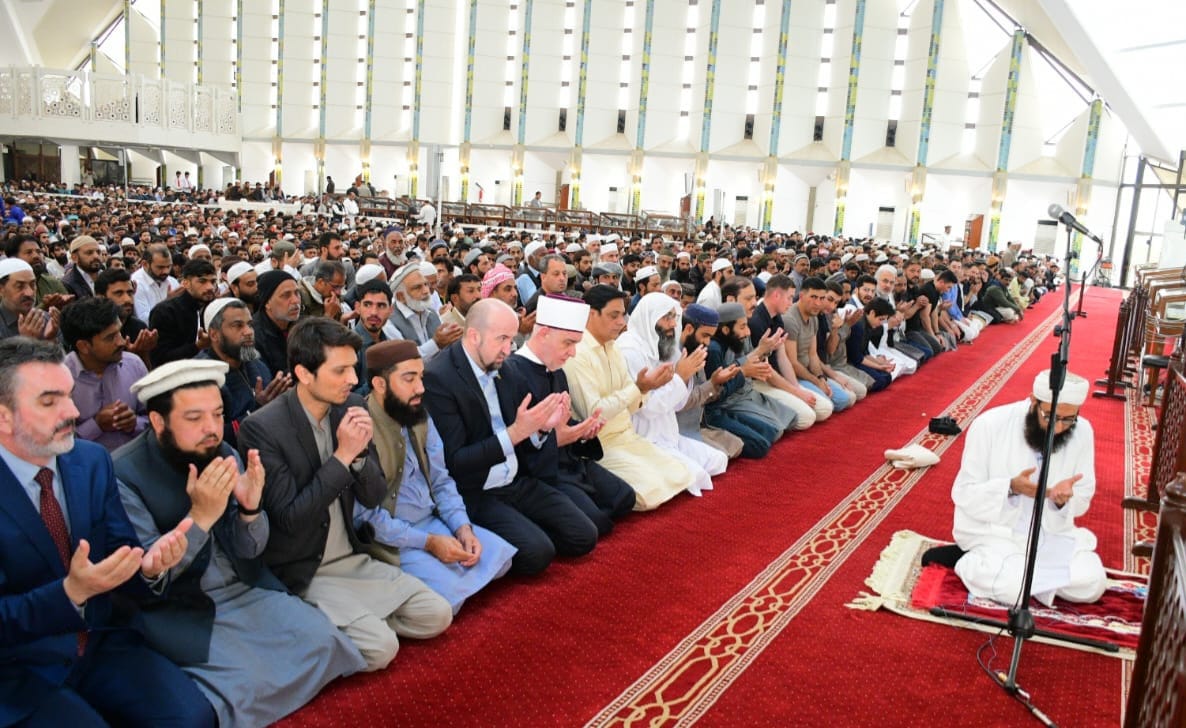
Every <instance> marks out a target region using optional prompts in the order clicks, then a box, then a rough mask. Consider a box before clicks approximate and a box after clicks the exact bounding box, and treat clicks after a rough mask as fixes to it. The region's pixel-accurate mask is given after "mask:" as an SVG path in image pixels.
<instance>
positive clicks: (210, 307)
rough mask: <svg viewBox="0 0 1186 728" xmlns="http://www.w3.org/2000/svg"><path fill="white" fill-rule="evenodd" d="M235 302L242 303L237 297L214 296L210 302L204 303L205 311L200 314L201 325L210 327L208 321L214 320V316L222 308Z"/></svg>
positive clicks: (220, 311)
mask: <svg viewBox="0 0 1186 728" xmlns="http://www.w3.org/2000/svg"><path fill="white" fill-rule="evenodd" d="M235 302H239V303H243V302H242V301H240V300H239V299H237V298H230V297H227V298H216V299H214V300H213V301H211V302H210V303H208V304H206V311H205V312H204V313H203V314H202V326H205V327H206V328H210V322H211V321H213V320H214V317H215V316H217V315H218V314H220V313H222V310H223V309H224V308H226V307H227V306H229V305H230V304H232V303H235Z"/></svg>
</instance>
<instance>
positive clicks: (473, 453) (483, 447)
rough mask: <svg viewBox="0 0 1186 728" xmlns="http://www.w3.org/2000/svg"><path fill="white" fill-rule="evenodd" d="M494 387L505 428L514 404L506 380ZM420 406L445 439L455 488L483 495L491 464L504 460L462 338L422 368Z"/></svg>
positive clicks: (508, 423)
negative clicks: (422, 380)
mask: <svg viewBox="0 0 1186 728" xmlns="http://www.w3.org/2000/svg"><path fill="white" fill-rule="evenodd" d="M495 389H496V391H497V392H498V402H499V404H500V405H501V407H502V418H503V421H504V422H505V423H506V425H507V426H508V427H509V426H510V425H511V423H513V422H514V421H515V410H516V409H517V406H516V403H514V402H512V401H511V398H510V392H509V388H508V387H507V386H505V383H503V382H501V381H498V380H496V384H495ZM424 406H425V407H427V408H428V413H429V414H430V415H432V421H433V422H434V423H435V424H436V426H437V432H438V433H439V434H440V436H441V441H442V442H444V443H445V465H446V466H447V467H448V468H449V474H450V475H452V476H453V480H454V481H456V483H457V490H458V492H460V493H461V494H462V495H466V494H470V495H474V494H477V493H481V492H482V486H483V485H484V484H485V483H486V477H487V476H488V475H489V474H490V468H491V466H493V465H497V464H498V463H501V462H505V461H506V456H504V455H503V454H502V443H500V442H499V441H498V438H497V437H495V435H494V428H493V427H492V426H491V424H490V410H488V409H487V408H486V396H485V395H484V394H482V387H481V386H480V385H479V384H478V380H477V378H476V377H474V372H473V369H472V368H471V367H470V364H469V359H468V358H467V357H466V355H465V349H464V348H463V347H462V345H461V342H460V341H458V342H456V343H454V344H451V345H450V346H449V347H448V348H446V349H445V350H444V351H443V352H441V353H440V355H438V356H436V357H433V359H432V360H431V361H429V362H428V365H427V366H426V367H425V369H424ZM522 465H523V464H522V463H520V468H519V470H520V474H522V472H523V467H522Z"/></svg>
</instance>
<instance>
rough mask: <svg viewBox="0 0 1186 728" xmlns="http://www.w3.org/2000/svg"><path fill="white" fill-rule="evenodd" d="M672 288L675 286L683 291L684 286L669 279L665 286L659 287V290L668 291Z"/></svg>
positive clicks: (664, 283) (664, 282)
mask: <svg viewBox="0 0 1186 728" xmlns="http://www.w3.org/2000/svg"><path fill="white" fill-rule="evenodd" d="M672 286H675V287H676V288H679V289H683V287H684V285H683V284H682V283H680V282H679V281H677V280H676V279H674V278H668V279H667V280H665V281H663V285H662V286H660V287H659V290H660V291H666V290H667V289H668V288H671V287H672Z"/></svg>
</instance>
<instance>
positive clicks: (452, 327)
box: [432, 323, 464, 349]
mask: <svg viewBox="0 0 1186 728" xmlns="http://www.w3.org/2000/svg"><path fill="white" fill-rule="evenodd" d="M463 333H464V331H463V330H462V328H461V327H460V326H458V325H457V324H455V323H447V324H441V325H440V326H438V327H437V330H436V333H435V334H433V335H432V340H433V341H435V342H436V343H437V348H438V349H444V348H445V347H446V346H448V345H450V344H452V343H453V342H454V341H457V340H458V339H460V338H461V334H463Z"/></svg>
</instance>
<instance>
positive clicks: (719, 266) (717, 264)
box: [712, 258, 733, 273]
mask: <svg viewBox="0 0 1186 728" xmlns="http://www.w3.org/2000/svg"><path fill="white" fill-rule="evenodd" d="M732 267H733V261H731V260H729V259H728V258H717V259H716V260H714V261H713V262H712V272H713V273H716V272H717V271H721V270H725V269H726V268H732Z"/></svg>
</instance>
